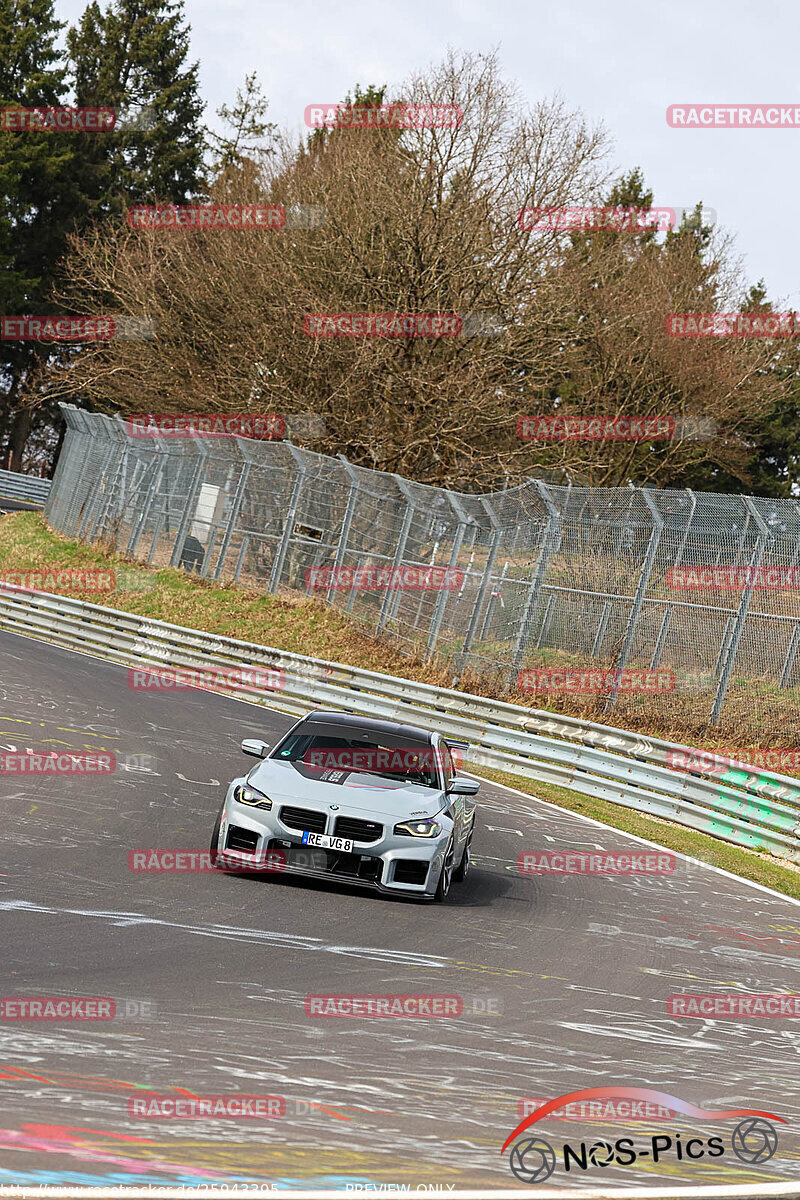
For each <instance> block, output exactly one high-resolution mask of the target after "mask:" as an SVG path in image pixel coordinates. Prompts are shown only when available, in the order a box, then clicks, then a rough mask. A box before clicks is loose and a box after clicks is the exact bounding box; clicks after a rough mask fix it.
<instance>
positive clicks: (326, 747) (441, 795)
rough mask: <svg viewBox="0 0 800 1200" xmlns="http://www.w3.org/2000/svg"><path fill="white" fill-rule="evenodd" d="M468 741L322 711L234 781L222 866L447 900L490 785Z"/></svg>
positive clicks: (464, 866) (218, 848) (214, 851)
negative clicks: (476, 776)
mask: <svg viewBox="0 0 800 1200" xmlns="http://www.w3.org/2000/svg"><path fill="white" fill-rule="evenodd" d="M459 745H460V744H459V743H456V742H452V741H448V740H445V739H444V738H442V737H441V736H440V735H439V734H438V733H430V732H428V731H427V730H424V729H418V728H417V727H416V726H413V725H401V724H398V723H396V722H394V721H378V720H371V719H370V718H366V717H355V716H350V715H349V714H346V713H339V712H324V711H317V712H312V713H309V714H308V715H307V716H305V717H303V718H302V719H301V720H300V721H298V722H297V724H296V725H294V726H293V728H292V729H290V731H289V732H288V733H287V734H286V736H285V737H284V738H283V740H282V741H281V742H279V743H278V745H277V746H276V747H275V748H274V749H273V750H272V751H270V748H269V746H268V745H267V744H266V743H265V742H261V741H256V740H251V739H248V740H246V741H244V742H242V750H244V752H245V754H252V755H254V756H255V757H256V758H258V759H260V760H261V761H260V762H259V763H258V764H257V765H256V766H255V767H253V769H252V770H251V771H250V772H249V773H248V774H247V775H244V776H241V777H240V778H238V779H234V780H233V781H232V782H231V784H230V786H229V788H228V792H227V795H226V796H225V802H224V804H223V805H222V808H221V810H220V812H219V815H218V817H217V820H216V824H215V826H214V832H213V834H212V837H211V859H212V862H213V863H214V865H215V866H217V867H219V868H220V869H222V870H225V869H226V868H227V869H229V870H236V871H247V870H268V871H269V870H272V871H288V872H293V873H297V874H302V875H317V876H319V875H323V876H326V877H328V878H332V879H341V880H342V882H346V883H350V884H360V885H363V886H366V887H371V888H377V889H379V890H380V891H382V892H387V893H392V894H394V895H404V896H418V897H420V898H422V899H426V900H444V898H445V896H446V895H447V893H448V892H449V891H450V884H451V883H452V882H453V881H454V880H455V881H457V882H460V881H461V880H463V879H464V878H465V877H466V874H467V871H468V870H469V862H470V844H471V841H472V834H473V831H474V828H475V807H476V806H475V802H474V801H473V800H471V799H470V798H471V797H472V796H474V795H475V794H476V792H477V791H478V788H479V786H480V784H479V783H478V782H477V780H473V779H467V778H465V777H464V776H461V775H457V774H456V771H455V766H454V762H453V751H454V750H455V751H456V753H457V748H458V746H459Z"/></svg>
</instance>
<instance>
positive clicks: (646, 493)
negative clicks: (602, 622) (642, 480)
mask: <svg viewBox="0 0 800 1200" xmlns="http://www.w3.org/2000/svg"><path fill="white" fill-rule="evenodd" d="M642 499H643V500H644V502H645V504H646V505H647V507H648V508H649V509H650V515H651V517H652V518H653V532H652V533H651V534H650V541H649V542H648V544H647V553H646V554H645V556H644V563H643V564H642V573H641V575H640V576H639V582H638V584H637V585H636V594H635V596H634V598H633V604H632V605H631V611H630V613H629V614H628V624H627V626H626V628H625V638H624V640H623V643H622V648H621V650H620V652H619V657H618V659H617V662H616V665H615V667H614V682H613V683H612V685H611V691H610V692H609V694H608V696H607V697H606V702H605V705H604V706H603V712H604V713H607V712H610V711H611V709H612V708H613V707H614V705H615V704H616V703H617V697H618V696H619V685H620V677H621V674H622V672H623V671H624V670H625V666H626V664H627V662H628V656H629V655H630V652H631V647H632V646H633V639H634V637H635V635H636V626H637V625H638V624H639V617H640V615H641V612H642V605H643V604H644V597H645V593H646V592H647V586H648V584H649V582H650V575H651V574H652V571H653V564H654V563H655V559H656V551H657V550H658V543H659V542H660V540H661V533H662V531H663V529H664V518H663V517H662V516H661V513H660V512H659V511H658V509H657V508H656V506H655V504H654V502H653V497H652V496H651V494H650V489H649V488H642Z"/></svg>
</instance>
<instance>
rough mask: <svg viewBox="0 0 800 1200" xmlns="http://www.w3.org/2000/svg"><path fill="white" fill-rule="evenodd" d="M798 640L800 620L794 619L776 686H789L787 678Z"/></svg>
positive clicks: (790, 673)
mask: <svg viewBox="0 0 800 1200" xmlns="http://www.w3.org/2000/svg"><path fill="white" fill-rule="evenodd" d="M799 642H800V621H796V622H795V626H794V629H793V630H792V636H791V638H790V639H789V648H788V649H787V651H786V658H785V660H784V663H783V670H782V671H781V681H780V683H779V684H778V687H780V688H785V687H788V686H789V680H790V679H791V677H792V669H793V667H794V660H795V658H796V657H797V646H798V643H799Z"/></svg>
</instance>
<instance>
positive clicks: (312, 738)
mask: <svg viewBox="0 0 800 1200" xmlns="http://www.w3.org/2000/svg"><path fill="white" fill-rule="evenodd" d="M273 757H274V758H281V759H283V760H284V761H287V762H294V763H302V764H303V765H304V766H305V767H306V768H308V769H309V770H310V771H313V772H315V773H316V772H318V773H319V775H320V778H323V779H324V777H325V775H326V773H329V772H342V771H347V772H351V773H358V774H359V775H379V776H381V777H382V778H384V779H394V780H398V781H400V782H405V783H416V784H419V785H420V786H421V787H428V788H438V787H439V786H440V784H439V777H438V774H437V770H436V761H435V760H436V750H435V749H434V747H433V746H432V745H431V744H430V742H424V741H422V740H420V739H415V738H407V737H398V736H395V735H394V734H383V733H380V732H378V730H375V729H363V730H360V729H358V728H345V727H343V726H341V725H323V724H322V723H317V722H314V723H309V724H307V725H301V726H300V727H299V728H298V729H297V730H295V732H294V733H291V734H289V736H288V737H287V738H286V740H285V741H283V742H281V743H280V745H279V746H277V748H276V750H275V752H274V755H273Z"/></svg>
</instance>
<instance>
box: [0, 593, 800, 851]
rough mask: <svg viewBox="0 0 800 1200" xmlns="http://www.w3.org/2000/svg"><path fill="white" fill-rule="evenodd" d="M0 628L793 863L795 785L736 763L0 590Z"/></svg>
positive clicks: (76, 603) (72, 602)
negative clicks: (326, 712)
mask: <svg viewBox="0 0 800 1200" xmlns="http://www.w3.org/2000/svg"><path fill="white" fill-rule="evenodd" d="M0 628H2V629H6V630H9V631H11V632H15V633H22V634H25V635H27V636H30V637H34V638H39V639H42V640H44V641H49V642H54V643H55V644H57V645H60V646H64V647H67V648H69V649H72V650H78V651H82V652H84V653H88V654H93V655H96V656H99V657H101V658H105V659H109V660H111V661H113V662H117V663H122V664H126V665H129V666H138V667H144V668H151V669H154V670H156V671H157V670H159V669H162V670H163V669H179V670H180V669H185V670H195V671H198V670H199V671H205V672H213V671H221V670H227V671H228V672H230V670H231V668H235V669H239V670H240V671H242V670H247V669H250V670H251V671H252V670H253V668H259V669H261V670H262V671H265V670H268V669H270V668H271V669H273V670H278V671H280V672H282V675H281V677H280V679H281V686H280V687H279V688H278V689H275V690H272V689H268V688H266V687H263V686H258V685H256V684H253V683H249V682H247V681H246V679H242V678H237V679H236V680H235V682H233V683H231V682H230V681H229V680H228V681H225V682H221V683H220V686H218V687H217V686H214V687H213V688H212V690H218V691H222V692H225V693H226V694H228V695H232V696H236V697H238V698H241V699H246V700H249V701H252V702H255V703H260V704H265V705H268V706H269V707H272V708H277V709H280V710H282V711H285V712H289V713H293V714H297V715H299V714H301V713H304V712H307V711H308V709H309V708H310V707H326V708H335V709H340V710H343V711H347V712H353V713H359V714H362V715H369V716H376V717H382V718H386V719H390V720H402V721H405V722H409V723H412V724H419V725H424V726H426V727H427V728H430V729H435V730H438V731H439V732H441V733H444V734H447V735H449V736H451V737H457V738H459V739H461V740H463V741H466V742H468V743H469V751H468V752H467V754H466V758H467V761H469V762H472V763H474V764H476V765H483V766H487V767H493V768H495V769H500V770H503V771H507V772H509V773H511V774H516V775H523V776H526V777H528V778H531V779H536V780H540V781H542V782H546V783H554V784H559V785H561V786H562V787H566V788H569V789H571V790H573V791H577V792H581V793H583V794H584V795H588V796H595V797H597V798H599V799H602V800H608V801H611V802H612V803H614V804H619V805H622V806H624V807H626V808H631V809H636V810H637V811H639V812H644V813H649V814H651V815H654V816H657V817H662V818H664V819H666V820H669V821H674V822H675V823H677V824H679V825H685V826H687V827H689V828H691V829H695V830H698V831H700V832H702V833H705V834H709V835H710V836H712V837H715V838H719V839H721V840H723V841H726V842H731V843H733V844H735V845H738V846H744V847H747V848H748V849H753V850H761V851H766V852H769V853H771V854H774V855H776V856H777V857H779V858H784V859H790V860H792V861H795V862H800V780H798V779H793V778H791V777H790V776H787V775H779V774H773V773H768V772H764V771H759V770H758V769H756V768H752V767H748V766H744V765H740V764H737V765H736V766H735V767H733V766H732V767H731V769H730V770H728V771H726V773H725V774H724V776H723V777H722V778H719V777H716V776H714V775H713V774H712V771H711V770H710V769H704V764H702V763H696V764H689V765H688V767H687V769H685V770H681V771H680V772H677V771H674V770H671V769H670V768H669V767H668V766H667V765H666V764H667V763H668V762H669V758H670V755H671V754H674V753H675V752H678V753H681V754H683V755H686V756H690V755H691V754H692V749H691V748H690V747H687V746H680V745H678V744H676V743H673V742H666V741H661V740H658V739H655V738H646V737H642V736H640V735H638V734H635V733H629V732H626V731H625V730H622V729H615V728H613V727H611V726H608V725H598V724H595V723H594V722H591V721H585V720H582V719H580V718H577V717H568V716H561V715H559V714H555V713H550V712H545V711H542V710H538V709H529V708H525V707H524V706H521V705H515V704H507V703H504V702H501V701H497V700H491V699H487V698H486V697H483V696H474V695H470V694H469V693H465V692H458V691H453V690H449V689H445V688H438V687H434V686H432V685H430V684H423V683H416V682H415V681H413V680H410V679H401V678H397V677H394V676H391V675H383V674H381V673H379V672H377V671H367V670H362V669H360V668H356V667H349V666H343V665H341V664H339V663H334V662H326V661H324V660H321V659H315V658H309V657H306V656H304V655H300V654H294V653H291V652H289V651H286V650H277V649H274V648H271V647H268V646H259V645H256V644H254V643H251V642H244V641H239V640H237V639H235V638H229V637H224V636H221V635H217V634H211V633H206V632H203V631H201V630H196V629H185V628H183V627H181V626H179V625H172V624H169V623H168V622H166V621H156V620H152V619H149V618H146V617H140V616H137V615H135V614H133V613H126V612H120V611H119V610H117V609H113V608H106V607H104V606H100V605H96V604H89V603H86V602H84V601H81V600H76V599H73V598H72V597H65V596H56V595H52V594H50V593H43V592H26V591H22V590H19V589H14V588H11V587H10V586H9V585H4V587H3V589H2V590H1V591H0Z"/></svg>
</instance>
